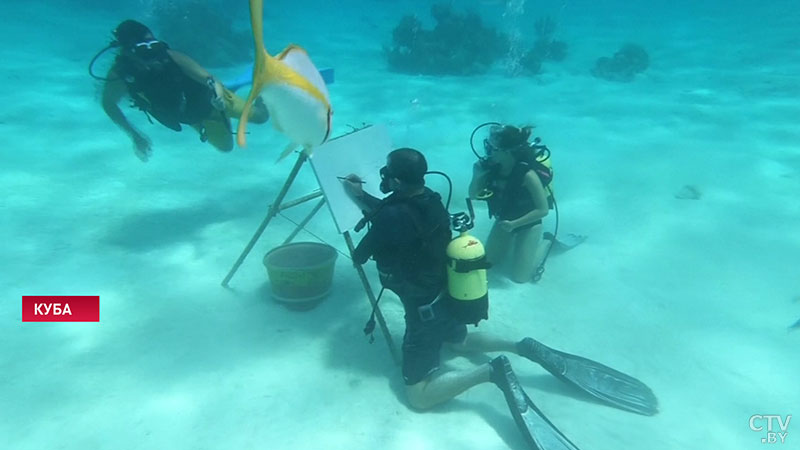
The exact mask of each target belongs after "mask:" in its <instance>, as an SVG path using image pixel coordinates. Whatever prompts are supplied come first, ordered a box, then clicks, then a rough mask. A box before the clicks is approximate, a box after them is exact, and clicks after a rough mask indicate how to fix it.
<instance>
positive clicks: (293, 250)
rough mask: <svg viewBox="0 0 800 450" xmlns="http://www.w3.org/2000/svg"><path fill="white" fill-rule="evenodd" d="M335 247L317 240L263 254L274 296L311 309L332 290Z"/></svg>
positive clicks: (294, 306) (299, 306)
mask: <svg viewBox="0 0 800 450" xmlns="http://www.w3.org/2000/svg"><path fill="white" fill-rule="evenodd" d="M336 256H337V253H336V249H335V248H333V247H331V246H330V245H328V244H321V243H318V242H294V243H291V244H284V245H281V246H279V247H275V248H273V249H272V250H270V251H269V252H267V254H266V255H264V266H265V267H266V268H267V277H268V278H269V281H270V285H271V286H272V297H273V298H274V299H275V300H277V301H279V302H281V303H283V304H284V305H286V306H288V307H290V308H293V309H310V308H313V307H314V306H316V305H317V304H318V303H319V302H320V301H321V300H322V299H323V298H324V297H325V296H326V295H328V294H329V293H330V291H331V284H332V283H333V268H334V265H335V263H336Z"/></svg>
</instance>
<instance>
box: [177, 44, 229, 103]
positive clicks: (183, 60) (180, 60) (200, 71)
mask: <svg viewBox="0 0 800 450" xmlns="http://www.w3.org/2000/svg"><path fill="white" fill-rule="evenodd" d="M167 52H169V56H170V57H171V58H172V60H173V61H175V64H177V65H178V67H180V68H181V71H183V73H185V74H186V75H188V76H189V78H191V79H193V80H194V81H197V82H198V83H203V84H206V83H207V82H208V79H209V78H211V79H212V80H214V90H215V91H216V92H217V97H219V98H222V96H223V95H224V92H225V91H224V90H223V85H222V82H221V81H220V80H218V79H217V78H216V77H215V76H214V75H211V74H210V73H209V72H208V71H207V70H206V69H204V68H203V66H201V65H200V64H198V63H197V61H195V60H193V59H192V58H190V57H189V56H187V55H185V54H183V53H181V52H179V51H176V50H172V49H169V50H167Z"/></svg>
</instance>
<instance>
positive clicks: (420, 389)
mask: <svg viewBox="0 0 800 450" xmlns="http://www.w3.org/2000/svg"><path fill="white" fill-rule="evenodd" d="M491 374H492V367H491V366H490V365H489V364H488V363H487V364H481V365H480V366H478V367H475V368H473V369H467V370H450V371H446V372H440V371H436V372H434V373H433V374H431V375H428V377H427V378H425V379H424V380H422V381H420V382H418V383H416V384H412V385H410V386H406V393H407V395H408V402H409V403H410V404H411V406H412V407H414V408H416V409H429V408H432V407H434V406H436V405H440V404H442V403H444V402H446V401H448V400H450V399H452V398H454V397H455V396H457V395H458V394H460V393H462V392H464V391H466V390H467V389H469V388H471V387H473V386H476V385H478V384H481V383H486V382H488V381H489V378H490V376H491Z"/></svg>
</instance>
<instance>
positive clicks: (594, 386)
mask: <svg viewBox="0 0 800 450" xmlns="http://www.w3.org/2000/svg"><path fill="white" fill-rule="evenodd" d="M517 352H518V353H519V354H520V355H521V356H524V357H526V358H528V359H530V360H531V361H533V362H535V363H537V364H539V365H541V366H542V367H544V368H545V369H546V370H547V371H548V372H550V373H552V374H553V375H555V376H556V377H557V378H559V379H561V380H562V381H565V382H567V383H569V384H571V385H573V386H575V387H577V388H579V389H582V390H583V391H585V392H587V393H589V394H591V395H592V396H594V397H596V398H598V399H600V400H602V401H604V402H606V403H608V404H610V405H612V406H615V407H617V408H620V409H624V410H627V411H631V412H635V413H637V414H642V415H645V416H652V415H654V414H656V413H658V399H657V398H656V396H655V394H653V391H652V390H651V389H650V388H649V387H647V385H645V384H644V383H642V382H641V381H639V380H637V379H636V378H633V377H631V376H630V375H626V374H624V373H622V372H619V371H617V370H614V369H612V368H610V367H608V366H605V365H603V364H600V363H598V362H596V361H592V360H589V359H586V358H583V357H580V356H576V355H570V354H569V353H564V352H561V351H558V350H555V349H552V348H550V347H548V346H546V345H544V344H542V343H541V342H539V341H537V340H535V339H533V338H529V337H528V338H525V339H523V340H522V341H520V342H519V343H517Z"/></svg>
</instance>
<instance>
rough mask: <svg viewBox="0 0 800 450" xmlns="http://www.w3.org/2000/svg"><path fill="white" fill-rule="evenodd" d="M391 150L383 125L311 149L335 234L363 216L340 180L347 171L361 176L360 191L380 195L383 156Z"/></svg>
mask: <svg viewBox="0 0 800 450" xmlns="http://www.w3.org/2000/svg"><path fill="white" fill-rule="evenodd" d="M391 149H392V141H391V138H390V137H389V132H388V130H387V129H386V127H385V126H383V125H373V126H371V127H368V128H364V129H362V130H359V131H356V132H354V133H351V134H348V135H345V136H342V137H339V138H334V139H331V140H330V141H328V142H326V143H325V144H323V145H321V146H319V147H317V148H316V149H314V153H313V154H312V155H311V158H310V161H311V167H313V169H314V174H315V175H316V177H317V181H318V182H319V185H320V188H321V189H322V192H323V194H325V198H326V200H327V204H328V208H330V211H331V215H332V216H333V220H334V222H336V228H337V229H338V230H339V233H344V232H345V231H347V230H350V229H352V228H353V227H355V226H356V224H357V223H358V221H359V220H361V218H362V217H363V214H362V213H361V210H360V209H359V208H358V207H357V206H356V205H355V203H353V201H352V200H350V198H348V197H347V194H346V193H345V191H344V187H343V186H342V180H340V179H339V178H338V177H345V176H347V175H349V174H351V173H353V174H356V175H358V176H360V177H361V179H362V180H364V181H365V183H364V190H365V191H366V192H368V193H369V194H372V195H374V196H376V197H381V196H382V195H383V194H381V192H380V189H379V188H378V186H379V185H380V181H381V180H380V174H379V173H378V171H379V170H380V168H381V167H383V166H384V165H385V164H386V155H388V154H389V152H390V151H391Z"/></svg>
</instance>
